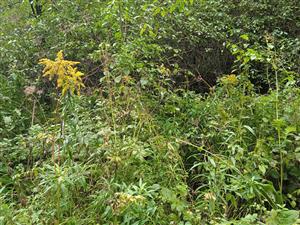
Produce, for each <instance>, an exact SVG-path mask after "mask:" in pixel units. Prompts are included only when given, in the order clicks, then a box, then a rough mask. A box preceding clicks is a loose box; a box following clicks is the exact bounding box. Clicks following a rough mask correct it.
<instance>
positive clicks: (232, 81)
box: [221, 74, 239, 86]
mask: <svg viewBox="0 0 300 225" xmlns="http://www.w3.org/2000/svg"><path fill="white" fill-rule="evenodd" d="M221 83H222V84H224V85H232V86H235V85H237V84H238V83H239V80H238V78H237V77H236V75H235V74H230V75H227V76H224V77H222V78H221Z"/></svg>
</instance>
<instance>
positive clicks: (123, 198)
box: [115, 192, 145, 210]
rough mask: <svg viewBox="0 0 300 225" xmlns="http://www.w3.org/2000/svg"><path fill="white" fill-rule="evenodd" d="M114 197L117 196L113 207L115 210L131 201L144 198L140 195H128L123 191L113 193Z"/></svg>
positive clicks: (120, 208)
mask: <svg viewBox="0 0 300 225" xmlns="http://www.w3.org/2000/svg"><path fill="white" fill-rule="evenodd" d="M115 197H116V198H117V202H116V205H115V209H117V210H122V209H124V208H125V207H126V206H129V205H130V204H132V203H138V202H143V201H144V200H145V197H143V196H142V195H130V194H127V193H124V192H117V193H115Z"/></svg>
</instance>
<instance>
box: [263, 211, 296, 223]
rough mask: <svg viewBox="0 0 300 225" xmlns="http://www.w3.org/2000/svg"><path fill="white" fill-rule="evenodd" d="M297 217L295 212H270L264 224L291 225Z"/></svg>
mask: <svg viewBox="0 0 300 225" xmlns="http://www.w3.org/2000/svg"><path fill="white" fill-rule="evenodd" d="M298 217H299V212H298V211H296V210H286V209H282V210H272V211H271V212H270V216H269V217H268V218H267V219H266V222H267V224H268V225H293V224H295V223H296V222H297V219H298Z"/></svg>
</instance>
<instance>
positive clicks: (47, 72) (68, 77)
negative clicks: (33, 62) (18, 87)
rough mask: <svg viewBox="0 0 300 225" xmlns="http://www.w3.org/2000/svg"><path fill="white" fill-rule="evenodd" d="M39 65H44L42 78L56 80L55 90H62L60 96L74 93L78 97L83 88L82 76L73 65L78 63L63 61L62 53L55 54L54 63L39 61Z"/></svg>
mask: <svg viewBox="0 0 300 225" xmlns="http://www.w3.org/2000/svg"><path fill="white" fill-rule="evenodd" d="M39 64H42V65H45V68H44V70H43V76H44V77H46V76H48V78H49V80H52V79H53V78H54V77H56V78H57V84H56V86H57V88H61V89H62V95H65V94H66V92H67V91H70V93H71V94H74V92H75V91H76V92H77V94H78V95H80V88H81V87H84V84H83V82H82V79H81V77H82V76H83V75H84V74H83V73H82V72H80V71H78V70H77V68H76V67H74V66H75V65H77V64H79V62H74V61H68V60H64V55H63V51H62V50H61V51H59V52H58V53H57V57H56V59H55V61H52V60H50V59H41V60H40V61H39Z"/></svg>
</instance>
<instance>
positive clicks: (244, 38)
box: [240, 34, 249, 41]
mask: <svg viewBox="0 0 300 225" xmlns="http://www.w3.org/2000/svg"><path fill="white" fill-rule="evenodd" d="M240 37H241V38H242V39H243V40H245V41H249V36H248V35H247V34H243V35H241V36H240Z"/></svg>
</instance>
